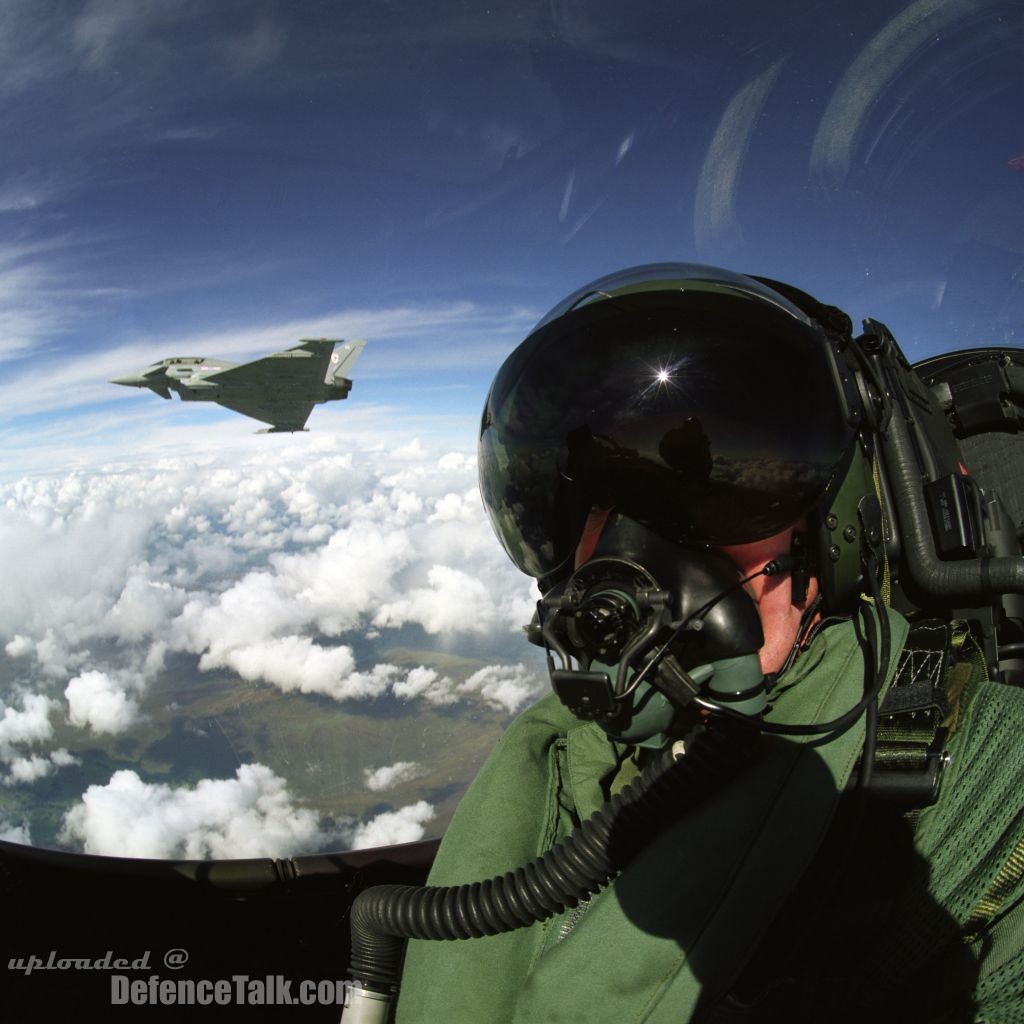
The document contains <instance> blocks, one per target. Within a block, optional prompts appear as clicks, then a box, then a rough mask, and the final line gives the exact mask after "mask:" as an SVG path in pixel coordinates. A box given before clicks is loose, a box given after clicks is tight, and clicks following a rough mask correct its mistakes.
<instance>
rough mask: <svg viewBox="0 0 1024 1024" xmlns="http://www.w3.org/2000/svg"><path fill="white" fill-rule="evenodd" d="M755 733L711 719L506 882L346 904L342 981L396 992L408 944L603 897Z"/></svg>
mask: <svg viewBox="0 0 1024 1024" xmlns="http://www.w3.org/2000/svg"><path fill="white" fill-rule="evenodd" d="M757 735H758V733H757V729H756V726H755V725H754V724H753V723H746V722H743V721H741V720H738V719H734V718H730V719H724V718H722V719H716V717H713V719H712V721H711V722H710V723H709V725H708V727H707V728H706V729H705V730H704V731H703V732H702V733H701V734H699V735H698V736H697V737H696V738H695V739H694V740H693V741H692V742H691V741H689V740H688V741H687V751H686V754H685V755H684V756H682V757H680V758H675V757H674V756H673V755H672V754H671V753H668V752H666V753H665V754H664V755H663V756H662V757H661V758H659V759H658V760H657V761H656V762H654V763H653V764H651V765H649V766H648V767H647V768H646V769H645V770H644V772H643V773H642V774H641V775H640V776H639V777H638V778H636V779H634V780H633V781H632V782H631V783H630V784H629V785H628V786H626V787H625V788H624V789H623V790H622V791H621V792H620V793H618V794H616V795H615V796H613V797H612V799H611V800H610V801H609V802H608V803H606V804H605V805H604V806H602V807H600V808H599V809H598V810H596V811H595V812H594V813H593V815H591V817H590V818H589V819H588V820H587V821H585V822H583V823H582V824H580V825H578V826H577V827H576V828H575V829H574V830H573V831H572V833H570V835H568V836H566V837H565V838H564V839H562V840H560V841H559V842H558V843H557V844H556V845H555V846H553V847H552V848H551V849H550V850H549V851H548V852H547V853H545V854H543V855H542V856H540V857H538V858H537V859H535V860H533V861H531V862H530V863H529V864H526V865H525V866H523V867H521V868H518V869H516V870H515V871H509V872H508V873H506V874H504V875H499V876H496V877H494V878H490V879H487V880H485V881H482V882H473V883H470V884H467V885H453V886H408V885H379V886H374V887H373V888H370V889H366V890H364V891H363V892H361V893H360V894H359V895H358V896H357V897H356V899H355V900H354V901H353V903H352V922H351V924H352V959H351V961H350V966H349V975H350V977H351V978H352V979H354V980H355V981H357V982H361V983H362V984H363V985H364V986H365V987H367V988H370V989H375V990H377V991H382V992H383V991H393V990H394V989H396V988H397V986H398V979H399V974H400V970H401V960H402V952H403V948H404V943H405V940H406V939H407V938H415V939H468V938H478V937H480V936H483V935H497V934H499V933H501V932H507V931H513V930H515V929H517V928H523V927H526V926H527V925H531V924H534V923H535V922H537V921H543V920H546V919H547V918H549V917H551V916H552V915H553V914H556V913H560V912H561V911H563V910H565V909H566V908H567V907H570V906H575V905H576V904H577V903H578V902H579V901H580V900H582V899H584V898H586V897H587V896H590V895H591V894H593V893H595V892H597V891H598V890H599V889H601V888H603V887H604V886H605V885H607V884H608V882H609V881H610V880H611V879H612V878H613V877H614V876H615V875H617V874H618V873H619V872H620V871H621V870H622V869H623V868H624V867H625V866H626V864H628V863H629V861H630V860H631V859H632V858H633V857H634V856H635V855H636V854H637V853H638V852H639V851H640V850H641V849H643V847H644V846H646V845H647V844H648V843H649V842H650V841H651V839H652V838H653V837H654V836H655V835H656V834H657V833H658V832H660V831H661V830H662V829H664V828H665V826H666V825H668V824H669V823H670V822H672V821H674V820H675V819H676V818H678V817H680V816H681V815H682V814H683V813H685V812H686V810H688V809H689V808H690V807H692V806H694V805H695V804H696V803H698V802H699V801H701V800H702V799H704V798H705V797H707V796H709V795H710V794H711V793H713V792H715V791H716V790H718V789H720V788H721V787H722V786H723V785H724V784H725V783H726V782H728V781H729V780H730V779H731V778H732V777H733V776H735V775H736V774H737V773H738V772H739V770H740V769H741V768H742V767H743V765H745V764H746V763H747V762H748V760H749V757H750V754H751V753H752V752H753V747H754V743H755V741H756V738H757Z"/></svg>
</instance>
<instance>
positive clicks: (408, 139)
mask: <svg viewBox="0 0 1024 1024" xmlns="http://www.w3.org/2000/svg"><path fill="white" fill-rule="evenodd" d="M834 6H835V8H836V11H835V13H829V8H828V7H826V8H822V7H821V6H820V5H811V4H806V3H797V2H786V3H780V4H775V5H771V9H770V11H769V10H766V9H765V6H764V5H761V4H754V3H751V2H743V3H738V4H735V5H732V8H731V10H730V13H729V14H728V16H726V15H725V14H723V13H722V12H721V10H720V9H719V8H718V7H717V6H715V5H711V4H705V3H691V4H679V3H671V4H670V3H646V4H645V3H640V4H635V5H629V6H628V7H627V8H622V7H621V6H620V5H614V4H611V3H597V4H582V3H578V2H571V0H567V2H557V3H554V4H550V3H548V2H544V3H540V2H534V3H530V2H527V3H518V2H517V3H511V2H503V3H496V4H492V5H490V6H489V7H478V6H476V5H472V6H471V7H470V8H463V7H462V6H461V5H457V4H451V3H438V2H432V3H426V4H423V3H412V2H405V0H401V2H391V3H381V2H372V3H371V2H365V3H345V4H332V3H318V2H311V0H305V2H300V3H295V4H287V5H286V4H283V3H273V2H270V0H267V2H258V3H253V2H223V3H217V4H210V3H207V4H203V3H198V2H192V3H162V2H155V0H153V2H135V0H88V2H84V3H62V4H54V3H42V4H39V3H29V2H25V0H4V2H3V4H2V5H0V13H2V18H3V24H4V36H3V41H2V43H0V58H2V60H0V67H2V68H3V70H2V71H0V95H2V97H3V104H2V113H0V132H2V137H3V138H4V140H5V143H4V146H3V147H2V151H0V152H2V155H0V357H2V358H3V359H4V360H5V362H6V367H5V369H6V370H7V373H6V375H5V377H6V381H7V385H8V386H7V387H6V388H4V387H3V385H0V397H3V399H4V404H5V406H6V415H5V419H6V421H7V422H6V424H4V425H3V427H2V428H0V429H2V431H3V437H4V440H5V442H6V445H7V447H11V446H14V445H18V443H19V442H20V443H21V445H23V446H24V445H30V444H32V443H33V442H32V441H31V440H30V435H31V434H32V433H34V432H35V433H36V436H37V437H38V436H39V435H38V430H39V428H40V424H41V422H44V421H45V420H47V419H48V418H52V417H53V416H55V415H61V416H62V417H67V416H71V417H72V418H73V420H74V421H75V422H78V423H79V426H78V427H76V428H71V429H69V428H70V423H69V422H68V420H66V419H64V420H63V426H64V431H65V434H70V433H72V432H73V433H75V434H76V435H77V436H78V438H79V439H80V440H81V442H82V443H83V444H85V443H86V441H87V439H89V438H92V439H94V440H95V439H97V438H99V437H100V436H101V435H102V424H103V419H102V417H104V416H106V417H110V418H111V420H110V421H111V423H112V424H114V425H116V423H117V420H118V419H119V418H121V417H127V418H128V419H129V420H130V421H131V424H132V434H133V438H134V439H135V440H136V442H137V441H138V439H139V436H140V434H139V432H140V431H141V432H143V433H145V430H146V423H145V420H146V417H147V416H148V417H150V418H151V419H152V420H153V426H154V428H155V427H157V426H163V425H165V424H166V423H168V422H170V421H169V420H168V419H167V417H168V416H170V415H172V413H173V415H174V416H175V417H177V420H178V422H179V423H180V425H182V426H185V425H186V424H187V423H192V422H194V423H197V424H200V425H206V424H208V423H225V422H227V420H226V417H227V416H228V414H226V413H220V412H219V411H215V410H204V411H201V412H197V411H196V410H195V409H194V408H189V409H178V408H175V409H173V410H170V409H168V410H164V409H161V408H159V406H160V403H158V402H156V401H150V402H148V403H147V399H150V398H151V397H152V396H148V395H141V394H140V395H135V394H128V393H125V392H124V391H123V390H118V391H117V392H116V393H115V390H114V389H113V388H110V387H109V386H107V385H105V384H104V385H103V386H101V384H102V382H104V381H105V380H106V379H107V378H108V377H109V376H111V375H113V374H114V373H117V372H127V371H129V370H133V369H136V368H137V367H138V366H141V365H144V364H145V363H147V362H149V361H150V360H151V359H155V358H158V357H161V356H163V355H169V354H199V355H203V354H211V355H222V356H225V357H227V358H232V357H239V358H241V357H244V356H247V355H250V354H251V355H258V354H260V352H262V351H265V350H266V348H267V347H268V346H269V347H284V346H285V345H287V344H291V343H294V341H295V340H296V338H297V336H299V335H301V334H306V333H308V334H314V335H320V334H330V335H335V334H341V335H346V336H352V335H357V334H364V335H366V336H367V337H369V338H370V340H371V343H372V344H371V347H370V348H368V349H367V352H366V355H365V356H364V359H363V362H362V364H361V367H360V371H361V372H360V375H359V376H360V378H361V379H360V384H359V386H358V388H357V389H356V390H355V391H354V392H353V398H352V400H351V401H350V403H348V404H349V408H348V409H347V410H346V415H348V416H353V415H354V413H353V408H352V407H354V406H356V405H357V404H360V403H361V404H362V405H363V411H364V413H365V414H366V416H367V417H368V418H367V422H366V424H365V425H366V426H367V427H369V426H370V420H372V419H373V418H374V417H373V416H370V415H369V414H370V412H371V410H372V411H373V413H374V416H376V421H375V422H377V424H378V425H380V424H389V425H391V426H394V427H397V425H398V424H399V422H401V423H402V424H403V429H404V428H405V427H408V428H409V429H410V430H413V431H415V430H417V429H419V430H422V429H426V428H425V427H424V425H423V420H424V418H426V420H428V421H433V424H434V425H433V428H432V429H433V430H434V431H435V432H436V431H438V430H442V429H444V430H450V431H451V436H452V437H453V438H454V437H456V436H460V437H462V438H463V439H464V441H465V443H466V444H469V445H472V443H473V437H472V431H473V420H474V419H475V417H476V414H477V410H478V409H479V407H480V405H481V404H482V400H483V396H484V393H485V391H486V387H487V384H488V382H489V379H490V377H491V376H492V374H493V372H494V370H495V369H496V367H497V365H498V364H499V363H500V361H501V359H502V358H503V356H504V355H505V354H507V352H508V351H509V350H510V349H511V348H512V347H513V346H514V344H515V342H516V341H517V340H518V339H519V338H520V337H521V336H522V335H523V334H524V333H525V332H526V331H527V330H528V328H529V326H530V324H531V323H532V322H533V321H534V320H535V319H536V318H537V317H539V316H540V315H541V314H542V313H543V312H544V311H545V310H546V309H547V308H548V307H550V306H551V305H553V304H554V303H555V302H556V301H558V299H560V298H561V297H562V296H563V295H564V294H565V293H567V292H568V291H570V290H572V289H574V288H575V287H577V286H578V285H580V284H582V283H583V282H585V281H586V280H589V279H590V278H593V277H596V276H599V275H601V274H604V273H606V272H609V271H611V270H614V269H617V268H619V267H623V266H629V265H632V264H637V263H644V262H655V261H660V260H666V259H680V260H691V261H692V260H700V261H703V262H711V263H719V264H722V265H727V266H730V267H733V268H736V269H740V270H744V271H748V272H754V273H761V274H765V275H768V276H776V277H779V278H782V279H788V280H790V281H792V282H793V283H795V284H798V285H800V286H802V287H804V288H805V289H807V290H810V291H812V292H815V293H817V294H818V295H819V296H820V297H822V298H825V299H827V300H830V301H834V302H836V303H837V304H840V305H844V306H845V307H846V308H848V309H849V311H850V312H851V313H852V314H853V315H854V316H855V317H860V316H865V315H871V316H875V317H878V318H880V319H883V320H886V321H888V322H889V323H890V326H892V327H893V329H894V330H895V331H896V333H897V336H898V337H901V338H902V339H903V342H904V344H905V346H906V347H907V349H908V351H909V352H910V354H911V355H912V357H915V358H916V357H920V356H923V355H926V354H929V353H930V352H934V351H938V350H941V349H945V348H949V347H956V346H960V345H967V344H977V343H981V342H989V341H995V342H1000V341H1010V342H1011V343H1012V342H1013V341H1014V340H1015V338H1016V337H1017V334H1018V332H1019V326H1020V313H1021V310H1020V298H1019V295H1018V285H1017V279H1018V276H1019V271H1020V267H1021V265H1022V264H1024V256H1022V252H1021V250H1022V249H1024V243H1021V241H1020V240H1021V238H1024V231H1021V230H1020V229H1021V228H1024V223H1021V222H1022V220H1024V213H1022V206H1021V190H1022V189H1024V177H1022V176H1021V173H1020V172H1019V171H1015V170H1013V169H1011V168H1010V167H1009V166H1008V165H1007V160H1008V159H1011V158H1012V157H1014V156H1015V155H1017V154H1018V153H1019V152H1020V151H1021V150H1024V135H1022V134H1021V132H1020V130H1019V103H1018V102H1017V99H1018V97H1019V95H1020V86H1021V84H1022V83H1021V74H1022V69H1021V66H1020V63H1019V60H1018V54H1017V52H1016V46H1015V42H1014V40H1015V39H1017V38H1018V37H1019V30H1020V28H1021V24H1020V23H1021V20H1022V15H1021V12H1020V9H1019V8H1018V7H1013V6H1011V5H1004V4H999V3H989V2H984V0H917V2H916V3H912V4H909V5H907V6H906V7H905V8H903V9H902V10H894V8H893V5H891V4H885V3H874V4H866V5H862V6H861V7H860V8H859V10H858V12H857V13H856V14H854V13H851V12H850V11H848V10H845V8H846V5H834ZM197 345H198V346H200V348H199V349H197V348H196V346H197ZM54 367H56V368H57V378H56V379H57V381H58V382H59V383H60V385H61V386H60V387H53V388H49V389H47V388H42V387H36V386H35V385H33V384H32V381H33V380H37V379H38V378H37V375H38V373H39V372H41V371H42V370H43V369H44V368H45V369H53V368H54ZM90 369H92V370H94V371H95V373H91V372H90ZM62 373H63V376H61V374H62ZM65 382H66V383H65ZM62 389H63V395H61V393H60V392H61V390H62ZM3 391H6V392H7V394H6V395H3V394H2V392H3ZM61 399H63V400H61ZM21 415H24V416H31V418H28V419H23V418H19V416H21ZM86 415H87V416H88V417H89V419H88V420H80V419H79V418H80V417H82V416H86ZM319 415H321V416H322V413H321V414H319ZM406 418H408V420H407V419H406ZM317 422H318V420H317V418H316V416H315V417H314V419H313V421H312V423H311V426H312V427H313V429H316V427H317ZM334 422H337V424H338V425H339V426H341V424H342V423H343V422H344V421H343V420H337V421H334V420H332V425H333V423H334ZM227 429H231V428H227ZM63 458H64V457H63V456H62V455H60V456H59V455H58V453H57V450H56V449H55V448H53V447H52V446H47V447H44V448H41V449H40V450H39V451H38V453H37V465H35V467H34V468H35V470H36V471H45V469H46V460H47V459H54V460H56V462H58V463H59V462H61V461H62V459H63Z"/></svg>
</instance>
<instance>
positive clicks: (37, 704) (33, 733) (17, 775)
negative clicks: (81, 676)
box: [0, 694, 78, 786]
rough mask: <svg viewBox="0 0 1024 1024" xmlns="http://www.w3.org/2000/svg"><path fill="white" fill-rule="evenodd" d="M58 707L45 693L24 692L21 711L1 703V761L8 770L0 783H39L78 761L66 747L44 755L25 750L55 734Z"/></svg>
mask: <svg viewBox="0 0 1024 1024" xmlns="http://www.w3.org/2000/svg"><path fill="white" fill-rule="evenodd" d="M58 708H59V704H58V703H57V701H55V700H52V699H51V698H49V697H46V696H43V695H42V694H23V695H22V696H21V710H20V711H19V710H18V709H17V708H15V707H13V706H7V705H4V704H3V703H0V709H2V712H3V714H2V715H0V764H3V766H4V767H5V768H6V769H7V774H6V775H4V776H0V783H2V784H3V785H5V786H15V785H19V784H24V783H32V782H36V781H37V780H38V779H41V778H43V777H44V776H47V775H49V774H51V773H52V772H53V771H55V770H56V769H57V768H65V767H67V766H68V765H71V764H77V763H78V762H77V759H76V758H74V757H72V755H71V754H69V753H68V751H67V750H65V749H64V748H63V747H62V748H60V749H59V750H54V751H52V752H50V753H42V754H41V753H34V752H32V753H30V752H28V751H26V750H24V749H22V748H24V747H31V746H35V745H37V744H40V743H44V742H45V741H46V740H49V739H51V738H52V737H53V724H52V722H51V721H50V716H51V714H52V713H53V712H54V711H56V710H57V709H58Z"/></svg>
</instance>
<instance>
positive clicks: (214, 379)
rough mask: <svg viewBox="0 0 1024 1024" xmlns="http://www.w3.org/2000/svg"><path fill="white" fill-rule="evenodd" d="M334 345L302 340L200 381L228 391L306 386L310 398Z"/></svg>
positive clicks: (323, 375)
mask: <svg viewBox="0 0 1024 1024" xmlns="http://www.w3.org/2000/svg"><path fill="white" fill-rule="evenodd" d="M334 345H335V342H334V340H332V339H328V338H320V339H318V340H305V341H302V342H300V343H299V344H298V345H296V346H295V347H294V348H288V349H285V350H284V351H283V352H275V353H274V354H273V355H272V356H264V357H263V358H262V359H256V360H254V361H253V362H251V363H242V364H241V366H231V367H228V368H227V369H226V370H218V371H215V372H214V373H210V374H203V377H202V379H203V380H208V381H210V382H211V383H213V384H222V385H224V386H225V387H230V388H235V387H239V388H246V387H255V388H260V387H272V388H275V389H277V390H287V389H290V388H302V387H303V386H306V385H308V388H309V394H310V395H314V394H316V393H317V391H318V386H319V385H320V384H322V383H323V380H324V378H325V377H326V376H327V367H328V366H329V365H330V362H331V353H332V352H333V351H334Z"/></svg>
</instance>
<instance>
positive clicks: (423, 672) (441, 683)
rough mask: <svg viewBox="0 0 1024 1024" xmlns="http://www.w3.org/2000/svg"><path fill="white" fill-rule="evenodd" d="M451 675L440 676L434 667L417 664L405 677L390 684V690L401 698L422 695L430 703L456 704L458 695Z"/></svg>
mask: <svg viewBox="0 0 1024 1024" xmlns="http://www.w3.org/2000/svg"><path fill="white" fill-rule="evenodd" d="M456 690H457V687H456V685H455V681H454V680H453V679H452V678H451V676H442V675H441V674H440V673H439V672H437V671H436V670H435V669H432V668H427V667H426V666H425V665H419V666H417V667H416V668H414V669H412V670H411V671H410V672H409V674H408V675H407V676H406V677H405V679H398V680H396V681H395V682H394V683H393V684H392V685H391V691H392V693H394V695H395V696H396V697H401V698H402V700H413V699H415V698H416V697H422V698H423V699H424V700H426V701H429V702H430V703H431V704H437V705H445V704H456V703H458V701H459V695H458V693H457V692H456Z"/></svg>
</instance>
